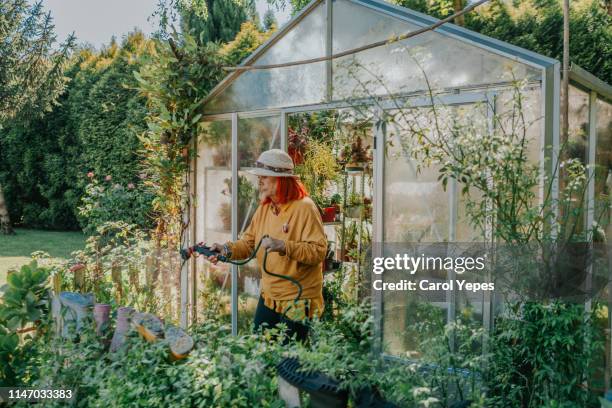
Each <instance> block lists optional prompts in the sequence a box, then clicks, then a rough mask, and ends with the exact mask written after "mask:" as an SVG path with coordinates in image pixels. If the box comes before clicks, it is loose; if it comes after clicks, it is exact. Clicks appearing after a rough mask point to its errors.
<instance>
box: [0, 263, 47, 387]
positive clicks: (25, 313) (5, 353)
mask: <svg viewBox="0 0 612 408" xmlns="http://www.w3.org/2000/svg"><path fill="white" fill-rule="evenodd" d="M49 273H50V270H49V269H48V268H41V267H39V266H38V264H37V262H36V261H32V262H31V263H30V264H29V265H24V266H22V267H21V269H20V270H19V271H16V272H12V273H10V274H9V275H8V277H7V284H6V285H4V286H3V287H2V288H1V290H0V291H1V292H2V298H1V301H0V362H2V364H0V385H3V386H8V385H14V384H15V377H16V375H17V372H18V371H19V370H20V369H22V367H23V366H24V364H23V363H24V358H25V357H26V355H27V353H28V350H29V348H30V346H31V341H32V336H31V335H29V334H28V335H26V336H25V337H24V338H23V339H22V340H21V341H20V339H19V335H18V332H19V331H20V330H22V329H24V328H25V327H26V326H28V325H31V324H34V326H33V327H36V328H38V329H39V330H44V326H45V324H46V320H47V317H48V311H49V298H48V289H47V284H48V281H49ZM27 331H28V332H29V331H30V329H27Z"/></svg>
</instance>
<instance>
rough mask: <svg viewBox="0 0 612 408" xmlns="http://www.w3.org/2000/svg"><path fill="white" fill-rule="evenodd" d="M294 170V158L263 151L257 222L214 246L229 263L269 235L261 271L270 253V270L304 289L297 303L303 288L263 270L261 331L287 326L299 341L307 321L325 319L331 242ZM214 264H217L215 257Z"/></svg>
mask: <svg viewBox="0 0 612 408" xmlns="http://www.w3.org/2000/svg"><path fill="white" fill-rule="evenodd" d="M293 167H294V165H293V160H292V159H291V157H290V156H289V155H288V154H287V153H285V152H284V151H282V150H279V149H272V150H268V151H265V152H263V153H262V154H261V155H260V156H259V159H258V160H257V163H256V167H255V168H254V169H252V170H249V173H251V174H254V175H256V176H258V179H259V199H260V203H259V206H258V207H257V210H256V211H255V214H254V215H253V219H252V220H251V223H250V224H249V226H248V227H247V229H246V231H244V233H243V234H242V237H241V238H240V239H239V240H237V241H234V242H227V243H225V244H219V243H215V244H213V245H212V248H213V249H215V250H217V251H219V252H220V253H221V254H222V255H224V256H227V257H229V259H245V258H248V257H249V256H250V255H251V253H252V252H253V250H254V248H255V246H256V245H257V243H258V242H259V241H260V240H261V239H262V237H264V236H265V235H267V236H268V237H267V238H263V241H262V243H261V248H260V250H259V252H258V253H257V264H258V265H259V268H260V269H261V270H262V271H263V267H262V264H263V259H264V251H265V250H266V249H267V250H268V258H267V262H266V268H267V270H268V271H270V272H273V273H275V274H280V275H285V276H289V277H291V278H294V279H296V280H297V281H298V282H299V283H300V284H301V286H302V290H303V291H302V295H301V297H300V300H299V301H298V302H297V303H295V302H294V299H295V298H296V296H297V294H298V288H297V286H296V285H295V284H294V283H292V282H291V281H289V280H287V279H283V278H279V277H275V276H271V275H269V274H266V273H263V272H262V279H261V282H262V285H261V295H260V297H259V302H258V304H257V310H256V311H255V330H260V329H261V328H262V327H263V326H265V325H267V326H268V327H274V326H276V325H277V324H278V323H281V322H283V323H285V324H286V325H287V329H288V334H289V336H290V337H292V336H293V335H295V336H296V338H297V339H298V340H304V339H306V337H307V336H308V328H307V327H306V326H305V325H304V324H303V322H304V320H306V319H311V318H313V317H319V316H320V315H321V313H322V312H323V307H324V304H323V293H322V290H323V269H322V263H323V260H324V259H325V254H326V252H327V239H326V237H325V233H324V232H323V223H322V220H321V216H320V213H319V211H318V208H317V206H316V204H315V203H314V202H313V201H312V200H311V199H310V197H308V193H307V191H306V189H305V188H304V185H303V184H302V183H301V182H300V181H299V179H298V177H297V176H295V175H294V174H293ZM208 260H209V261H211V262H213V263H216V262H217V258H216V257H214V256H211V257H209V258H208ZM284 317H286V319H285V318H284Z"/></svg>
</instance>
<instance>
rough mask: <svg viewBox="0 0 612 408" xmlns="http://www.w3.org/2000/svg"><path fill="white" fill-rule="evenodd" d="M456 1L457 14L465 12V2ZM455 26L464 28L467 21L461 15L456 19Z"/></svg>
mask: <svg viewBox="0 0 612 408" xmlns="http://www.w3.org/2000/svg"><path fill="white" fill-rule="evenodd" d="M453 1H454V4H453V6H454V9H455V13H458V12H460V11H461V10H463V1H462V0H453ZM455 24H457V25H460V26H463V25H465V19H464V18H463V15H460V16H458V17H455Z"/></svg>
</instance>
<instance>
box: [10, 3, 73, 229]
mask: <svg viewBox="0 0 612 408" xmlns="http://www.w3.org/2000/svg"><path fill="white" fill-rule="evenodd" d="M54 28H55V27H54V26H53V23H52V18H51V13H45V12H44V11H43V8H42V2H38V3H36V4H34V5H30V3H29V2H28V1H27V0H0V129H1V128H2V127H3V124H6V123H7V121H9V120H12V119H15V118H16V117H18V116H21V117H31V116H33V115H39V114H40V113H42V112H44V111H47V110H49V109H50V108H51V107H52V106H53V104H54V103H55V101H56V100H57V97H58V96H59V94H60V93H61V91H62V89H63V88H64V85H65V78H64V75H63V68H64V64H65V62H66V61H67V59H68V57H69V53H70V50H71V49H72V48H73V46H74V36H72V35H71V36H70V37H69V38H68V39H67V40H66V41H65V42H64V43H63V44H62V45H61V46H60V47H59V49H54V48H53V46H54V44H55V42H56V37H55V34H54ZM1 137H2V134H1V133H0V138H1ZM0 231H1V232H2V233H4V234H10V233H12V232H13V229H12V226H11V221H10V217H9V213H8V208H7V206H6V201H5V200H4V193H3V190H2V184H0Z"/></svg>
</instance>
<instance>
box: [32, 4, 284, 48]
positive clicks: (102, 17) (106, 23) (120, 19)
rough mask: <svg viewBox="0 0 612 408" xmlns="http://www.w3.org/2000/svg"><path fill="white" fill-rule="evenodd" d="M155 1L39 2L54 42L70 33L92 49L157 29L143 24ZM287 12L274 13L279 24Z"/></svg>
mask: <svg viewBox="0 0 612 408" xmlns="http://www.w3.org/2000/svg"><path fill="white" fill-rule="evenodd" d="M158 1H159V0H43V6H44V8H45V10H48V11H51V15H52V16H53V20H54V24H55V32H56V34H57V39H58V41H60V42H61V41H63V40H64V39H65V38H66V37H68V35H69V34H70V33H72V32H73V31H74V32H75V35H76V36H77V41H78V42H79V43H82V42H86V43H89V44H91V45H93V46H95V47H96V48H100V46H102V45H103V44H108V43H109V41H110V39H111V37H112V36H113V35H114V36H115V37H117V39H120V38H121V37H122V36H123V35H125V34H127V33H128V32H130V31H133V29H134V27H138V28H140V29H141V30H142V31H143V32H144V33H145V34H150V33H151V32H153V31H155V30H156V28H157V25H156V21H153V20H152V21H147V19H148V17H149V16H151V15H152V14H153V11H155V8H156V5H157V4H158ZM268 7H270V6H268V4H267V2H266V1H265V0H256V8H257V11H258V12H259V15H260V16H261V17H262V18H263V15H264V13H265V12H266V10H267V9H268ZM289 17H290V16H289V10H285V11H280V12H277V13H276V19H277V20H278V23H279V25H282V24H284V23H285V22H287V21H288V20H289Z"/></svg>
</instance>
